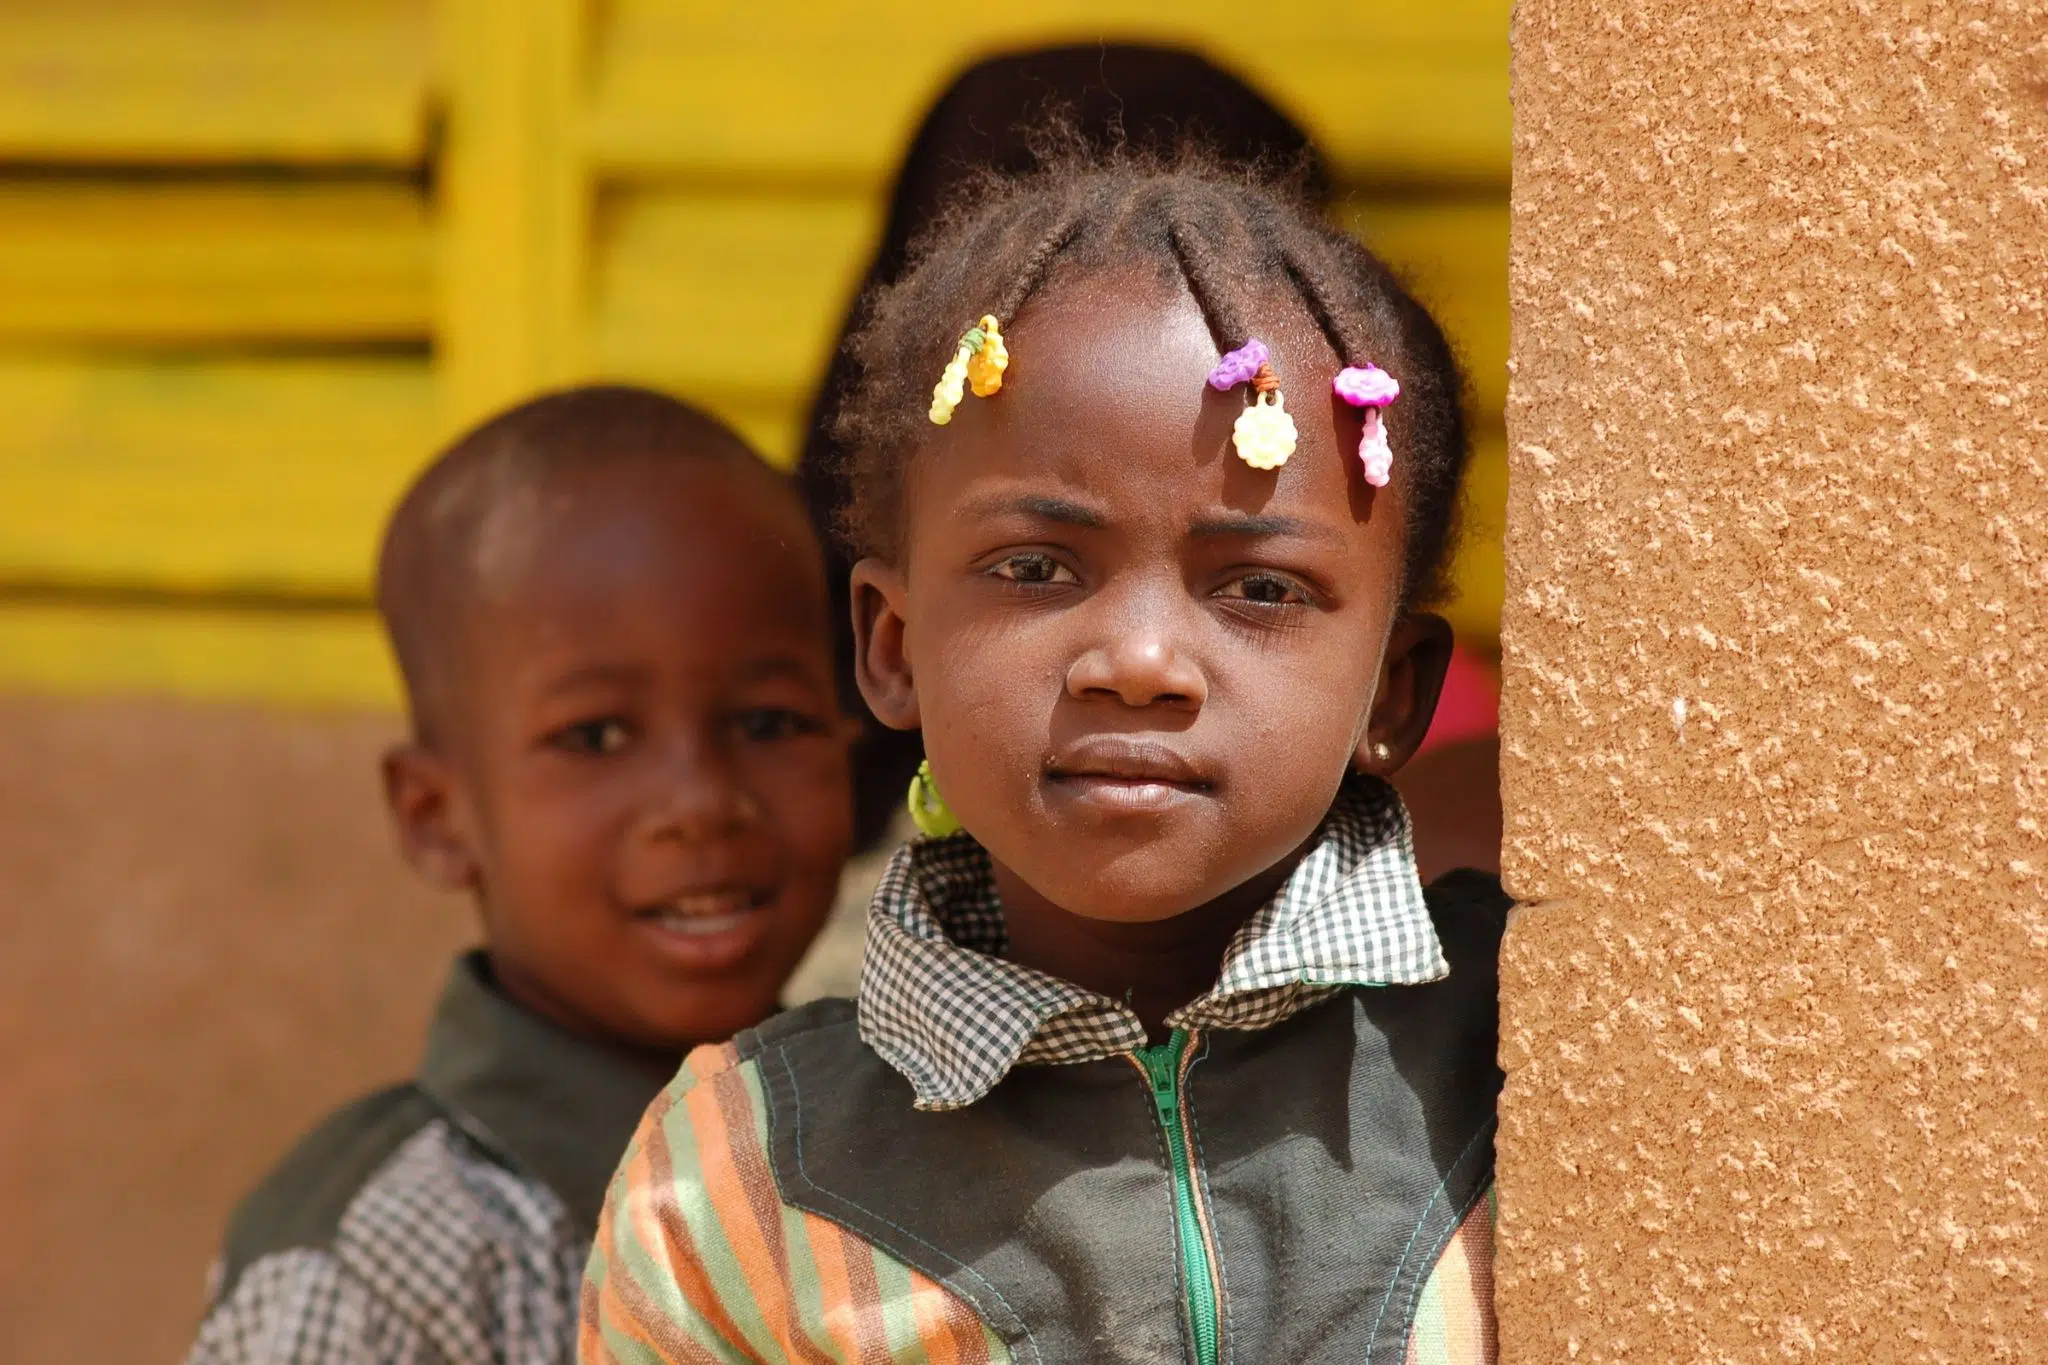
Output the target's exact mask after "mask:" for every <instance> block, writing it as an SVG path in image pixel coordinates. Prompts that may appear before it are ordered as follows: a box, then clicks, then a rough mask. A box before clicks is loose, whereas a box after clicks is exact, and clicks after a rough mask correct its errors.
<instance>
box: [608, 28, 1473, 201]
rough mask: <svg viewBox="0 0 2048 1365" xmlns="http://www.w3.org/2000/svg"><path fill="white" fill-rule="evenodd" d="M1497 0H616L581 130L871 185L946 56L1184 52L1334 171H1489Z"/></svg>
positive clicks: (613, 145) (628, 152) (672, 162)
mask: <svg viewBox="0 0 2048 1365" xmlns="http://www.w3.org/2000/svg"><path fill="white" fill-rule="evenodd" d="M1507 24H1508V3H1507V0H1449V2H1448V3H1444V4H1437V5H1418V4H1386V5H1359V4H1355V3H1339V2H1338V0H1314V2H1309V0H1275V3H1272V4H1266V5H1262V6H1260V7H1259V8H1258V10H1257V12H1256V13H1252V12H1248V11H1247V10H1246V9H1245V8H1244V7H1243V6H1242V5H1238V4H1228V3H1222V2H1221V0H1191V2H1188V3H1181V4H1177V5H1174V6H1171V7H1167V6H1161V5H1158V4H1156V3H1150V2H1149V0H1108V2H1107V3H1105V2H1104V0H1044V2H1043V3H1039V4H1034V5H1030V6H996V5H987V6H975V5H968V6H953V7H947V8H945V9H943V10H941V9H937V8H934V7H932V6H929V5H923V4H916V5H913V4H909V3H905V2H904V0H894V3H889V4H883V5H843V4H837V3H831V2H830V0H801V3H796V4H793V5H785V6H783V7H782V8H781V9H779V10H778V11H777V12H776V15H775V18H774V21H773V23H772V24H770V23H768V22H766V21H764V19H763V17H762V15H761V13H760V11H759V9H758V7H755V6H742V5H737V4H730V3H703V2H702V0H621V3H620V4H619V5H618V6H617V7H616V10H615V12H614V17H613V19H612V21H611V22H610V23H609V24H607V25H606V26H605V27H604V28H603V30H602V31H601V33H600V46H599V49H598V53H597V57H598V61H597V80H596V86H595V90H596V95H595V107H594V110H593V113H592V116H591V122H590V130H589V137H590V142H591V146H592V148H593V151H594V153H595V155H596V156H597V157H598V159H599V160H600V162H602V163H603V164H605V165H607V166H609V167H611V168H613V169H617V170H631V171H636V172H640V173H646V172H650V171H698V172H714V173H719V174H726V175H755V176H759V175H764V174H765V175H769V176H780V177H785V178H795V179H827V180H831V181H835V182H839V183H874V182H876V181H879V180H880V179H882V178H883V177H885V176H886V175H887V174H888V173H889V172H890V169H891V167H892V165H893V162H894V159H895V157H896V155H897V154H898V151H899V149H900V148H901V146H902V145H903V142H904V140H905V139H906V138H907V137H908V135H909V133H910V130H911V128H912V127H913V125H914V123H915V121H916V119H917V118H918V117H919V116H920V115H921V114H922V113H923V111H924V108H925V107H926V106H927V105H928V104H929V103H930V101H931V100H932V99H933V98H934V97H935V96H936V95H937V94H938V92H939V90H940V89H941V88H942V87H943V86H944V84H945V83H946V81H947V80H948V79H949V78H950V77H951V76H952V75H953V74H954V72H956V71H957V70H958V69H959V68H960V67H962V66H964V65H965V64H967V63H968V62H969V61H971V60H974V59H975V58H977V57H980V56H984V55H987V54H989V53H991V52H994V51H998V50H1003V49H1006V48H1011V47H1016V46H1035V45H1042V44H1047V43H1054V42H1072V41H1079V42H1093V41H1100V40H1119V39H1124V40H1136V41H1151V42H1163V43H1169V44H1177V45H1180V46H1187V47H1193V48H1196V49H1198V50H1201V51H1204V52H1206V53H1207V54H1208V55H1209V56H1210V57H1212V59H1214V60H1216V61H1218V62H1219V63H1220V64H1223V65H1225V66H1228V67H1230V68H1232V69H1234V70H1238V71H1240V72H1242V73H1243V74H1244V75H1246V76H1248V77H1250V78H1251V79H1253V80H1254V81H1255V82H1257V83H1258V84H1259V85H1260V86H1261V87H1262V88H1264V89H1265V90H1266V91H1267V92H1268V93H1269V94H1270V95H1271V96H1272V97H1273V98H1274V99H1276V100H1277V101H1278V102H1279V103H1281V104H1282V105H1283V106H1286V107H1288V108H1290V109H1292V110H1293V111H1294V113H1295V114H1296V116H1297V117H1298V118H1300V119H1301V120H1302V121H1303V122H1304V123H1305V124H1306V125H1307V126H1308V127H1309V128H1310V130H1311V131H1312V132H1313V133H1315V134H1316V136H1317V137H1318V138H1319V139H1320V140H1321V141H1322V143H1323V145H1324V146H1325V148H1326V149H1327V150H1328V152H1329V153H1330V156H1331V158H1332V160H1333V162H1334V164H1335V165H1336V166H1337V167H1338V169H1339V171H1340V173H1342V174H1344V175H1346V176H1350V177H1361V176H1364V177H1384V176H1399V177H1403V178H1412V177H1417V176H1421V177H1432V178H1436V179H1439V180H1451V179H1456V180H1464V181H1473V180H1479V181H1486V182H1489V183H1498V184H1503V185H1504V184H1505V183H1506V180H1507V169H1508V151H1509V122H1510V118H1509V110H1508V99H1507V76H1506V70H1507Z"/></svg>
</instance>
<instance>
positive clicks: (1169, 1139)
mask: <svg viewBox="0 0 2048 1365" xmlns="http://www.w3.org/2000/svg"><path fill="white" fill-rule="evenodd" d="M1187 1051H1188V1033H1187V1030H1186V1029H1175V1030H1174V1031H1173V1037H1171V1038H1170V1039H1168V1040H1167V1041H1166V1042H1163V1043H1161V1044H1160V1045H1159V1046H1158V1047H1141V1048H1139V1049H1138V1050H1137V1051H1136V1052H1135V1053H1133V1054H1132V1056H1133V1057H1134V1058H1135V1059H1136V1061H1137V1063H1138V1066H1139V1069H1140V1070H1142V1071H1143V1072H1144V1073H1145V1079H1146V1081H1147V1082H1149V1083H1150V1084H1151V1086H1152V1105H1153V1107H1154V1108H1155V1109H1157V1110H1158V1111H1159V1126H1160V1127H1161V1128H1163V1129H1165V1130H1166V1152H1167V1156H1168V1158H1169V1159H1170V1160H1171V1161H1172V1162H1173V1212H1174V1219H1175V1221H1176V1222H1177V1223H1178V1224H1179V1225H1180V1261H1181V1278H1182V1279H1183V1280H1184V1281H1186V1283H1187V1287H1188V1321H1189V1322H1190V1324H1191V1325H1192V1326H1193V1328H1194V1337H1195V1359H1196V1361H1197V1362H1198V1365H1216V1336H1217V1330H1216V1316H1217V1314H1216V1264H1215V1260H1214V1258H1213V1255H1212V1253H1213V1250H1214V1248H1212V1247H1211V1246H1210V1244H1209V1233H1208V1227H1207V1224H1206V1222H1205V1220H1204V1219H1203V1217H1202V1212H1201V1199H1202V1192H1201V1187H1200V1186H1198V1185H1197V1184H1196V1183H1195V1162H1194V1156H1193V1148H1194V1144H1193V1142H1192V1141H1191V1140H1190V1135H1189V1133H1188V1125H1189V1123H1190V1122H1191V1120H1190V1119H1189V1117H1188V1113H1187V1099H1186V1096H1185V1095H1184V1094H1183V1092H1182V1083H1183V1082H1184V1081H1185V1080H1186V1079H1187V1070H1188V1057H1187Z"/></svg>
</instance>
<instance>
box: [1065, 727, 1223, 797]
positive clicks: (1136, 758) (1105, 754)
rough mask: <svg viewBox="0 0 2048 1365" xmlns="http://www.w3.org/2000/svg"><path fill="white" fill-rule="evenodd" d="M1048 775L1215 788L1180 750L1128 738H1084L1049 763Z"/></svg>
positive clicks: (1111, 736) (1203, 772) (1092, 780)
mask: <svg viewBox="0 0 2048 1365" xmlns="http://www.w3.org/2000/svg"><path fill="white" fill-rule="evenodd" d="M1045 772H1046V776H1047V777H1049V778H1051V779H1052V780H1053V781H1055V782H1121V783H1135V784H1139V785H1146V784H1157V785H1165V786H1172V787H1183V788H1186V789H1188V790H1190V791H1206V790H1208V789H1209V788H1210V787H1212V786H1213V785H1214V783H1213V782H1212V781H1211V779H1210V776H1209V774H1208V773H1207V772H1206V771H1204V770H1203V769H1202V768H1201V767H1200V766H1199V765H1197V764H1196V763H1195V762H1194V761H1193V760H1191V759H1189V758H1187V757H1186V756H1185V755H1183V754H1181V753H1180V752H1179V751H1178V750H1176V749H1173V748H1171V747H1170V746H1168V745H1165V744H1161V743H1159V742H1158V741H1157V740H1148V739H1138V738H1135V737H1132V736H1128V735H1096V736H1093V737H1091V738H1088V739H1084V740H1082V741H1081V742H1080V743H1078V744H1075V745H1072V746H1070V747H1069V748H1067V749H1066V750H1065V751H1064V752H1062V753H1060V754H1059V755H1058V756H1057V757H1054V758H1051V759H1049V760H1047V762H1046V765H1045Z"/></svg>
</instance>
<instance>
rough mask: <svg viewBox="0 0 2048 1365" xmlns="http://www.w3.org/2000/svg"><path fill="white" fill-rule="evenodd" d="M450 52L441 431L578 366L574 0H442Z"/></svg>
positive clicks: (583, 208)
mask: <svg viewBox="0 0 2048 1365" xmlns="http://www.w3.org/2000/svg"><path fill="white" fill-rule="evenodd" d="M440 7H441V8H440V20H441V23H442V25H443V27H444V30H445V40H444V46H445V48H446V50H447V52H448V63H447V72H446V76H447V85H448V88H447V92H446V95H447V106H448V136H447V139H446V145H445V148H444V154H443V157H442V164H441V203H440V206H439V207H440V211H441V221H440V229H441V231H440V246H441V254H440V266H441V271H440V286H441V290H440V297H439V308H438V314H437V316H438V320H439V325H438V327H437V328H436V332H437V341H438V344H439V348H440V349H439V355H440V358H441V361H442V375H443V378H444V379H445V381H446V391H445V392H444V393H443V395H442V400H443V405H442V413H441V429H442V430H443V431H444V432H448V433H450V434H452V433H453V432H454V431H455V430H457V429H458V428H461V427H466V426H468V425H469V424H470V423H472V422H474V421H476V420H478V419H479V418H481V417H483V416H484V415H485V414H486V413H488V412H490V411H492V410H494V409H497V408H500V407H502V406H504V405H505V404H507V403H511V402H516V401H517V400H519V399H521V398H523V397H525V396H526V395H527V394H528V393H530V392H532V391H533V390H534V389H536V388H542V387H552V386H554V385H558V384H562V383H565V382H567V381H569V380H570V379H573V378H575V377H576V376H577V375H579V374H581V373H583V372H584V371H585V369H586V368H587V367H586V365H585V363H584V360H583V356H584V346H583V342H584V336H583V333H584V330H585V328H584V316H583V312H584V310H583V298H582V288H583V284H584V280H585V276H586V273H587V270H588V240H587V223H588V217H589V212H588V210H589V205H588V203H587V202H586V201H587V197H588V189H589V184H588V181H587V179H586V176H585V174H584V166H583V164H582V161H581V158H580V156H578V155H577V152H576V149H575V148H574V147H573V146H572V145H571V143H572V137H573V135H572V132H571V128H572V126H573V123H574V116H575V108H574V104H575V94H576V76H577V74H578V73H579V72H580V70H581V62H580V61H579V59H578V54H579V51H580V44H581V40H582V38H583V36H584V28H585V25H586V23H587V17H586V16H585V14H584V13H583V10H584V4H583V0H519V2H518V3H516V4H508V3H505V0H440Z"/></svg>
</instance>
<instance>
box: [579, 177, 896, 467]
mask: <svg viewBox="0 0 2048 1365" xmlns="http://www.w3.org/2000/svg"><path fill="white" fill-rule="evenodd" d="M879 220H880V208H879V205H877V204H876V203H874V201H873V200H872V198H871V197H868V196H858V197H856V196H849V195H830V194H824V195H805V194H791V195H762V194H743V193H716V192H691V191H689V190H686V189H682V188H679V187H678V188H668V187H663V188H659V189H648V190H644V191H637V190H622V191H620V192H619V193H617V194H616V195H614V196H612V197H611V198H610V199H608V201H607V203H606V206H605V209H604V211H603V213H601V215H600V218H599V222H600V227H599V239H598V246H597V250H598V259H597V284H596V289H595V307H596V316H595V320H594V338H593V346H592V352H593V357H592V366H593V367H594V368H595V369H596V370H597V371H599V372H601V373H606V374H614V375H621V376H626V377H632V378H639V379H644V380H647V381H649V382H653V383H657V384H661V385H664V386H668V387H673V388H675V389H677V390H679V391H680V392H682V393H683V394H684V396H686V397H688V398H691V399H692V400H693V401H697V402H701V403H703V404H705V405H706V406H707V407H710V408H712V409H713V410H715V411H718V412H720V413H721V415H729V420H734V421H736V422H740V423H741V424H742V425H746V424H749V423H750V424H752V426H753V429H755V430H757V431H759V430H763V429H764V428H765V429H770V430H774V429H779V430H780V431H781V432H783V433H785V434H783V435H781V436H779V437H771V439H772V440H774V442H775V443H774V444H773V445H772V446H771V447H770V448H769V449H768V451H767V453H768V454H769V456H770V458H772V459H775V460H777V461H778V462H787V461H788V460H789V459H791V458H793V457H794V455H795V447H794V445H793V444H792V443H791V437H790V436H789V435H788V434H787V433H789V432H791V431H792V430H793V425H794V423H796V422H798V421H800V420H801V418H800V416H798V415H797V414H796V412H795V410H796V409H799V408H801V407H802V406H803V404H805V403H806V402H808V401H809V398H810V394H811V387H812V385H814V384H815V383H816V382H817V380H818V377H819V376H820V375H821V374H823V373H824V369H825V363H826V361H827V359H828V358H829V356H830V354H831V348H832V344H833V341H834V339H835V337H836V335H837V332H838V327H839V323H840V319H841V317H842V316H843V313H844V310H845V308H846V305H847V303H848V302H849V301H850V300H851V297H852V293H853V289H854V287H855V286H856V285H857V284H858V283H859V278H860V272H861V271H862V270H863V269H864V268H865V267H866V264H867V257H868V253H869V252H870V251H871V250H872V248H873V241H874V236H875V233H876V232H877V230H878V227H879ZM764 412H776V413H779V414H781V415H780V416H778V417H774V418H768V417H765V416H764Z"/></svg>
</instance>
